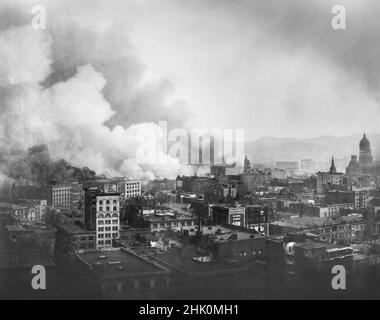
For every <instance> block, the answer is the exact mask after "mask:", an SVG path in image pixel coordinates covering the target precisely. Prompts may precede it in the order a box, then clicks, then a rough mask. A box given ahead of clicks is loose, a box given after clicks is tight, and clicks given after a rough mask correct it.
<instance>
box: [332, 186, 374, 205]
mask: <svg viewBox="0 0 380 320" xmlns="http://www.w3.org/2000/svg"><path fill="white" fill-rule="evenodd" d="M368 200H369V192H368V190H362V191H340V190H334V191H328V192H326V194H325V202H326V204H327V205H333V204H343V203H351V204H353V205H354V208H355V209H363V208H366V207H367V206H368Z"/></svg>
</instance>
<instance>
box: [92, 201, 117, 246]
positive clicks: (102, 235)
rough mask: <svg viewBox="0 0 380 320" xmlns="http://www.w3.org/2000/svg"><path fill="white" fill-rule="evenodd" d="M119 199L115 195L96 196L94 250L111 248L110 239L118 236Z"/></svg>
mask: <svg viewBox="0 0 380 320" xmlns="http://www.w3.org/2000/svg"><path fill="white" fill-rule="evenodd" d="M119 230H120V197H119V195H117V194H112V195H111V194H105V195H98V196H96V244H97V245H96V248H97V249H98V250H101V249H107V248H112V239H118V238H119V236H120V234H119Z"/></svg>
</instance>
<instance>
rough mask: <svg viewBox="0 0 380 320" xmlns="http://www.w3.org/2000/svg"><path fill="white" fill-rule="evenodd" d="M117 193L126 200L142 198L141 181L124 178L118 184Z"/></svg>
mask: <svg viewBox="0 0 380 320" xmlns="http://www.w3.org/2000/svg"><path fill="white" fill-rule="evenodd" d="M116 192H118V193H120V194H121V197H123V198H124V199H129V198H134V197H139V196H141V181H138V180H134V179H128V178H122V179H121V180H120V181H118V183H117V190H116Z"/></svg>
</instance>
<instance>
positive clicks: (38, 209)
mask: <svg viewBox="0 0 380 320" xmlns="http://www.w3.org/2000/svg"><path fill="white" fill-rule="evenodd" d="M46 212H47V201H46V200H40V201H36V202H35V203H31V204H29V205H27V206H15V207H14V208H13V213H12V218H13V219H15V221H16V222H17V223H20V224H30V223H33V222H38V221H42V220H44V219H45V218H46Z"/></svg>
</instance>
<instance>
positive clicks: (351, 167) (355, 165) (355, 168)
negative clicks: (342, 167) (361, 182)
mask: <svg viewBox="0 0 380 320" xmlns="http://www.w3.org/2000/svg"><path fill="white" fill-rule="evenodd" d="M362 173H363V172H362V168H361V167H360V164H359V162H358V156H356V155H352V156H351V161H350V163H349V164H348V167H347V168H346V174H348V175H350V176H360V175H362Z"/></svg>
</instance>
